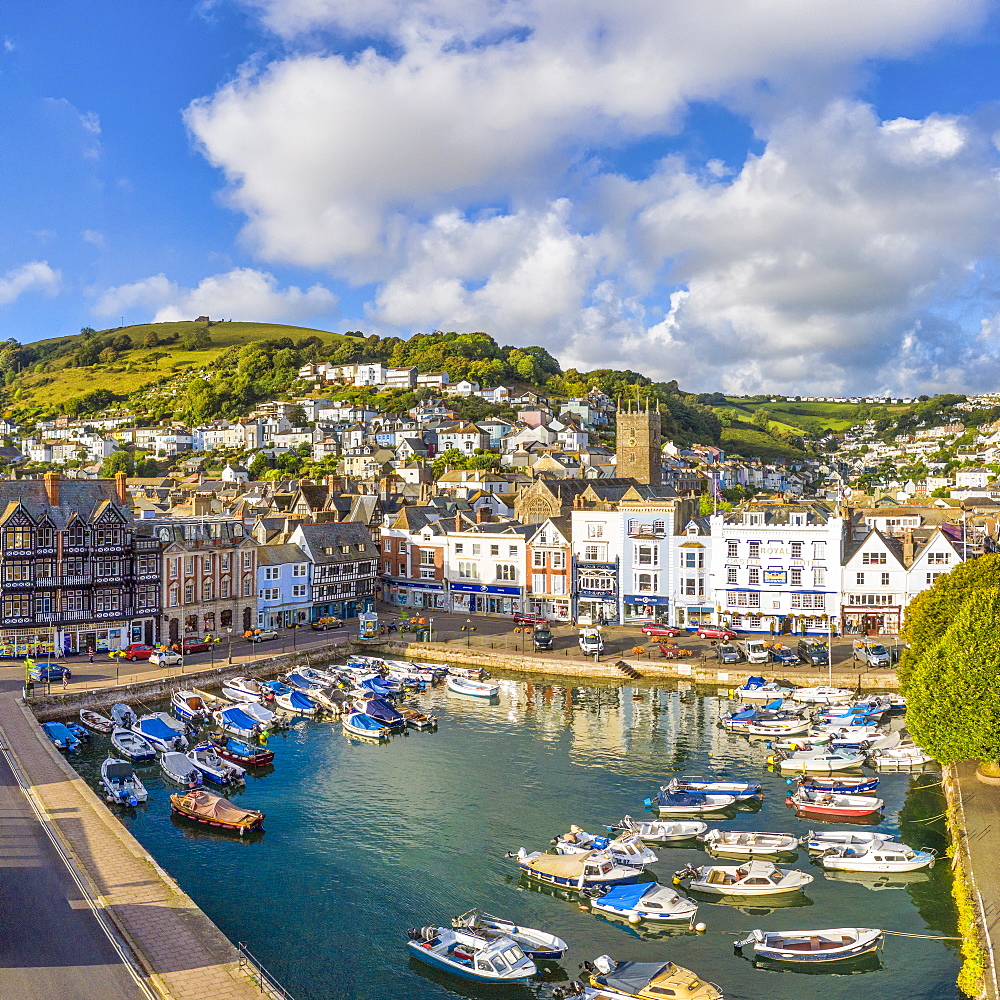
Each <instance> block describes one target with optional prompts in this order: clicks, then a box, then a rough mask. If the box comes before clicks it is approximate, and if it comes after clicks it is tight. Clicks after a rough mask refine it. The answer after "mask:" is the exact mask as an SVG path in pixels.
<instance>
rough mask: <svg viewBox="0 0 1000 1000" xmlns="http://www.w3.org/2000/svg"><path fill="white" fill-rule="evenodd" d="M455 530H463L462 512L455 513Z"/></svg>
mask: <svg viewBox="0 0 1000 1000" xmlns="http://www.w3.org/2000/svg"><path fill="white" fill-rule="evenodd" d="M455 530H456V531H461V530H462V515H461V514H456V515H455Z"/></svg>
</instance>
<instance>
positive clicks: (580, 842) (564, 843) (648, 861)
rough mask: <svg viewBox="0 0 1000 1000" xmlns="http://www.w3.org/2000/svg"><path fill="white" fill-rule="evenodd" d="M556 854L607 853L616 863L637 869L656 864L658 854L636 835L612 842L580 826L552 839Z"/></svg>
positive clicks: (629, 835)
mask: <svg viewBox="0 0 1000 1000" xmlns="http://www.w3.org/2000/svg"><path fill="white" fill-rule="evenodd" d="M552 844H553V845H554V846H555V849H556V854H585V853H587V852H588V851H607V852H608V853H609V854H610V855H611V856H612V857H613V858H614V859H615V861H617V862H619V863H620V864H623V865H631V866H633V867H635V868H645V867H646V866H647V865H655V864H656V854H655V852H653V851H651V850H650V849H649V848H648V847H647V846H646V845H645V844H644V843H643V842H642V840H641V839H640V838H639V836H638V835H637V834H634V833H623V834H621V836H618V837H616V838H615V839H614V840H610V839H609V838H608V837H605V836H603V835H601V834H593V833H587V831H586V830H581V829H580V827H578V826H575V825H574V826H571V827H570V828H569V833H564V834H562V835H561V836H559V837H554V838H553V839H552Z"/></svg>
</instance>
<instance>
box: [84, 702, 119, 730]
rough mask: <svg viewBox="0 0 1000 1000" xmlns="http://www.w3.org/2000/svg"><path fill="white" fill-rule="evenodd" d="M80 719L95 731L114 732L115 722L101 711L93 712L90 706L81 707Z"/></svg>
mask: <svg viewBox="0 0 1000 1000" xmlns="http://www.w3.org/2000/svg"><path fill="white" fill-rule="evenodd" d="M80 721H81V722H82V723H83V724H84V725H85V726H86V727H87V728H88V729H92V730H93V731H94V732H95V733H105V734H107V735H110V734H111V733H113V732H114V729H115V723H114V722H113V721H112V720H111V719H109V718H108V717H107V716H106V715H101V713H100V712H92V711H90V709H89V708H81V709H80Z"/></svg>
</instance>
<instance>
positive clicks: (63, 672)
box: [31, 663, 73, 681]
mask: <svg viewBox="0 0 1000 1000" xmlns="http://www.w3.org/2000/svg"><path fill="white" fill-rule="evenodd" d="M72 676H73V673H72V671H71V670H70V669H69V667H64V666H62V665H61V664H59V663H39V664H38V665H37V666H36V667H35V668H34V669H33V670H32V671H31V679H32V680H33V681H61V680H62V679H63V677H65V678H66V679H67V680H68V679H69V678H70V677H72Z"/></svg>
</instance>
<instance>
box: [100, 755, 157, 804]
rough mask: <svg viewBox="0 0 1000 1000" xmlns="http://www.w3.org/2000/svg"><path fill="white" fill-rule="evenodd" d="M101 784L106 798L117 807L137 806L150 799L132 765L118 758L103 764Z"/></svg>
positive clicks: (111, 758)
mask: <svg viewBox="0 0 1000 1000" xmlns="http://www.w3.org/2000/svg"><path fill="white" fill-rule="evenodd" d="M101 784H102V785H103V786H104V791H105V793H106V794H105V798H106V799H107V801H108V802H113V803H115V805H120V806H137V805H138V804H139V803H140V802H145V801H146V799H147V798H148V797H149V793H148V792H147V791H146V786H145V785H143V783H142V782H141V781H140V780H139V776H138V775H137V774H136V773H135V771H134V770H133V769H132V765H131V764H130V763H129V762H128V761H127V760H122V759H120V758H118V757H108V758H107V759H106V760H105V761H103V762H102V763H101Z"/></svg>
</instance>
